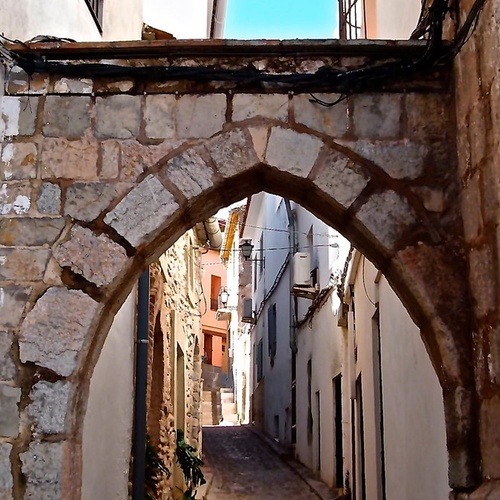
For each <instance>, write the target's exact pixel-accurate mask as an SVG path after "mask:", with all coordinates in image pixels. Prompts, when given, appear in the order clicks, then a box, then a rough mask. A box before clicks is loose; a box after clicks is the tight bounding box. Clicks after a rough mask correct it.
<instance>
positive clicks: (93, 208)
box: [64, 182, 118, 222]
mask: <svg viewBox="0 0 500 500" xmlns="http://www.w3.org/2000/svg"><path fill="white" fill-rule="evenodd" d="M117 194H118V186H117V185H116V184H109V183H105V182H74V183H73V184H71V185H70V186H69V187H68V189H67V190H66V203H65V204H64V215H71V217H73V218H74V219H77V220H82V221H85V222H90V221H92V220H94V219H95V218H97V217H98V216H99V214H100V213H101V212H102V211H103V210H104V209H105V208H107V207H108V205H109V204H110V203H111V202H112V201H113V200H114V199H115V198H116V196H117Z"/></svg>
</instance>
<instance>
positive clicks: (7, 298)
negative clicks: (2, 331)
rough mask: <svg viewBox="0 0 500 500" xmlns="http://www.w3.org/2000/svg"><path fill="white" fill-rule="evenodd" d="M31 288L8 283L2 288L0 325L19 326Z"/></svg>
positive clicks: (6, 326)
mask: <svg viewBox="0 0 500 500" xmlns="http://www.w3.org/2000/svg"><path fill="white" fill-rule="evenodd" d="M30 292H31V288H29V287H23V286H16V285H8V286H3V287H1V288H0V308H1V309H2V315H1V316H0V327H2V328H17V327H18V326H19V322H20V320H21V317H22V315H23V312H24V308H25V307H26V304H27V302H28V299H29V295H30Z"/></svg>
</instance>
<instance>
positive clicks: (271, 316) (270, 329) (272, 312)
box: [267, 304, 277, 366]
mask: <svg viewBox="0 0 500 500" xmlns="http://www.w3.org/2000/svg"><path fill="white" fill-rule="evenodd" d="M267 340H268V351H269V356H270V357H271V366H273V365H274V357H275V356H276V343H277V342H276V304H273V305H272V306H270V307H269V309H268V310H267Z"/></svg>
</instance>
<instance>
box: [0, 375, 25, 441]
mask: <svg viewBox="0 0 500 500" xmlns="http://www.w3.org/2000/svg"><path fill="white" fill-rule="evenodd" d="M20 400H21V389H20V388H19V387H11V386H10V385H4V384H0V436H1V437H16V436H17V435H18V433H19V408H18V406H17V405H18V404H19V401H20Z"/></svg>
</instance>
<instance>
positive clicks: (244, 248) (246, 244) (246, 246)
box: [240, 240, 253, 260]
mask: <svg viewBox="0 0 500 500" xmlns="http://www.w3.org/2000/svg"><path fill="white" fill-rule="evenodd" d="M240 250H241V253H242V254H243V257H244V259H245V260H248V259H249V258H250V257H251V256H252V250H253V245H252V243H251V242H250V240H244V241H243V243H241V245H240Z"/></svg>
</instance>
